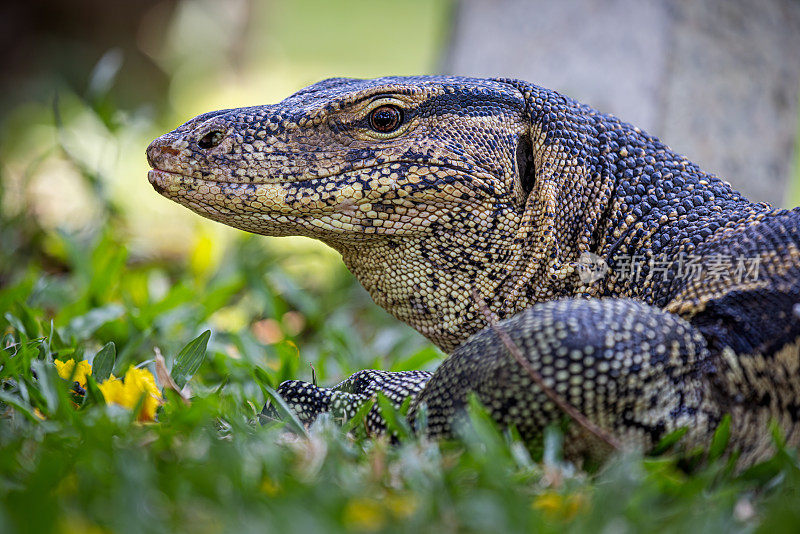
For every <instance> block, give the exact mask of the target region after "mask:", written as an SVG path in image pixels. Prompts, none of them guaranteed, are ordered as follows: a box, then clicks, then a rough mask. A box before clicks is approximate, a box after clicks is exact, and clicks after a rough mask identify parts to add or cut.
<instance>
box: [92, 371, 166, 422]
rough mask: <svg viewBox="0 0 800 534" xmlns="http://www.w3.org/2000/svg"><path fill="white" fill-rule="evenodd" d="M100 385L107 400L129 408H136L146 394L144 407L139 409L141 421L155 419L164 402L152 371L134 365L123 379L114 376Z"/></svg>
mask: <svg viewBox="0 0 800 534" xmlns="http://www.w3.org/2000/svg"><path fill="white" fill-rule="evenodd" d="M98 387H99V388H100V391H101V392H102V393H103V397H105V399H106V402H108V403H114V404H119V405H120V406H123V407H125V408H128V409H133V408H135V407H136V405H137V404H138V403H139V400H140V399H141V398H142V396H144V402H143V403H142V409H141V410H140V411H139V421H153V420H154V419H155V416H156V408H158V405H159V404H161V403H162V402H163V399H162V398H161V392H160V391H159V390H158V386H156V381H155V378H153V375H152V374H151V373H150V371H148V370H147V369H137V368H136V367H134V366H133V365H131V366H130V367H129V368H128V371H127V372H126V373H125V377H124V378H123V379H121V380H120V379H119V378H114V377H113V376H112V377H111V378H110V379H108V380H106V381H105V382H103V383H102V384H99V386H98Z"/></svg>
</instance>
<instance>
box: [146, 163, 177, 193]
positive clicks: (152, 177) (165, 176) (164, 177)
mask: <svg viewBox="0 0 800 534" xmlns="http://www.w3.org/2000/svg"><path fill="white" fill-rule="evenodd" d="M179 177H180V178H182V177H183V175H181V174H178V173H176V172H169V171H162V170H161V169H150V170H149V171H147V181H148V182H150V185H152V186H153V189H155V190H156V192H157V193H159V194H161V195H165V196H166V194H165V193H166V192H167V191H166V187H165V182H167V181H168V180H170V178H172V179H175V178H179Z"/></svg>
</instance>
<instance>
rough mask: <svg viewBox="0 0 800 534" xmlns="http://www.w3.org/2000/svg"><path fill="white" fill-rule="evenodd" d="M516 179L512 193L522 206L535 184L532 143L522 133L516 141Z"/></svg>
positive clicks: (526, 134)
mask: <svg viewBox="0 0 800 534" xmlns="http://www.w3.org/2000/svg"><path fill="white" fill-rule="evenodd" d="M516 159H517V179H516V181H515V182H514V193H515V194H516V197H517V201H518V203H519V204H520V205H522V206H524V205H525V202H526V201H527V200H528V195H530V193H531V191H532V190H533V185H534V184H535V183H536V166H535V164H534V159H533V141H532V140H531V136H530V134H529V133H527V132H526V133H524V134H522V135H520V136H519V139H518V140H517V158H516Z"/></svg>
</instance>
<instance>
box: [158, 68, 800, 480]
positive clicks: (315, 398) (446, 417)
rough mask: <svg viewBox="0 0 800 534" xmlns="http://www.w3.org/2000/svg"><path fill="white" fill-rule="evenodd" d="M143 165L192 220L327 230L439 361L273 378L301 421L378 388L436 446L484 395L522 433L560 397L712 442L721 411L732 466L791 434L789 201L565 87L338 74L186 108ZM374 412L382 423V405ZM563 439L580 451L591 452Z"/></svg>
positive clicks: (795, 234) (797, 398) (638, 432)
mask: <svg viewBox="0 0 800 534" xmlns="http://www.w3.org/2000/svg"><path fill="white" fill-rule="evenodd" d="M757 147H758V142H757V140H755V139H754V140H753V149H754V150H755V149H757ZM147 158H148V161H149V163H150V165H151V167H152V169H153V170H151V171H150V172H149V180H150V183H151V184H152V186H153V187H154V188H155V190H156V191H158V192H159V193H161V194H162V195H164V196H165V197H167V198H169V199H171V200H174V201H175V202H177V203H179V204H182V205H184V206H186V207H188V208H189V209H191V210H193V211H195V212H197V213H199V214H200V215H202V216H204V217H208V218H210V219H213V220H215V221H219V222H222V223H225V224H228V225H230V226H234V227H236V228H240V229H242V230H246V231H249V232H254V233H257V234H263V235H268V236H288V235H302V236H310V237H312V238H316V239H319V240H321V241H323V242H325V243H326V244H328V245H329V246H331V247H332V248H334V249H335V250H337V251H338V252H340V253H341V255H342V259H343V260H344V262H345V264H346V266H347V267H348V268H349V270H350V271H351V272H352V273H353V274H354V275H355V277H356V278H357V279H358V280H359V282H360V283H361V284H362V285H363V286H364V287H365V288H366V290H367V291H368V292H369V294H370V295H371V296H372V298H373V299H374V301H375V302H376V303H377V304H378V305H380V306H381V307H383V308H384V309H386V310H388V311H389V312H390V313H391V314H392V315H394V316H395V317H397V318H398V319H400V320H401V321H403V322H405V323H407V324H409V325H411V326H412V327H413V328H415V329H416V330H418V331H419V332H421V333H422V334H423V335H424V336H426V337H427V338H428V339H430V340H431V341H432V342H433V343H434V344H436V345H437V346H438V347H440V348H441V349H442V350H443V351H445V352H446V353H449V357H448V358H447V359H446V360H445V361H444V363H443V364H442V365H441V366H440V367H439V368H438V369H436V371H435V372H433V373H427V372H422V371H409V372H404V373H389V372H384V371H375V370H368V371H361V372H359V373H356V374H355V375H353V376H352V377H350V378H349V379H347V380H345V381H344V382H342V383H341V384H338V385H337V386H334V387H332V388H323V387H318V386H316V385H313V384H308V383H305V382H299V381H289V382H285V383H283V384H282V385H281V386H280V388H279V392H280V393H281V395H282V396H283V397H284V398H285V399H286V400H287V402H288V403H289V405H290V406H291V407H292V409H293V410H294V411H296V412H297V414H298V415H299V416H300V418H301V420H302V421H303V422H305V423H310V422H311V421H313V420H314V419H315V418H316V417H317V415H318V414H319V413H321V412H326V411H333V412H335V413H337V414H339V415H342V416H345V417H347V416H352V414H353V413H355V411H356V409H357V408H358V407H359V406H360V405H361V404H363V403H364V402H366V401H367V400H368V399H370V398H371V397H373V396H374V395H375V393H376V392H377V391H383V392H384V393H385V394H387V396H389V398H390V399H392V401H394V402H395V403H398V404H399V403H400V402H401V401H402V399H404V398H406V397H408V396H411V397H412V400H411V404H410V409H409V419H410V421H411V422H412V423H419V422H420V421H422V420H423V419H424V422H425V424H424V425H423V427H424V431H425V432H427V433H428V434H430V435H432V436H449V435H452V434H453V433H454V431H455V429H456V427H457V421H458V420H459V419H460V417H461V414H462V413H463V408H464V406H465V403H466V402H467V398H468V395H469V394H470V392H473V393H475V394H476V395H477V397H478V399H479V400H480V401H481V402H482V403H483V404H484V405H485V406H486V408H487V410H488V413H489V414H490V415H491V416H492V418H493V419H494V420H496V421H497V422H498V423H500V424H501V425H505V426H511V425H513V426H515V427H516V428H517V430H518V431H519V433H520V435H521V436H522V437H523V438H525V439H531V440H533V439H536V437H537V436H540V435H541V432H542V430H543V428H544V427H545V426H546V425H548V424H552V423H558V422H563V421H564V419H565V411H564V409H563V408H564V407H565V406H566V407H572V408H574V409H575V410H576V411H578V412H580V414H582V415H583V416H585V418H586V419H587V420H588V421H590V422H591V424H592V425H595V426H596V427H597V428H600V429H603V430H604V431H607V432H608V433H609V434H610V435H612V436H614V440H615V442H617V443H621V444H623V445H624V446H630V447H641V448H645V449H646V448H649V447H652V446H653V445H654V444H655V443H657V442H658V441H659V440H660V439H661V438H663V437H664V436H665V435H667V434H669V433H671V432H673V431H676V430H678V429H682V428H683V429H686V434H685V436H684V437H683V440H684V443H685V444H686V446H688V447H696V446H704V445H706V444H707V443H708V441H709V440H710V439H711V436H712V435H713V432H714V430H715V428H717V426H718V424H719V422H720V421H721V420H722V418H723V417H724V416H725V415H726V414H729V415H730V424H731V434H730V444H731V446H732V448H733V449H736V450H737V451H739V454H740V455H741V456H740V459H741V462H742V463H744V464H748V463H752V462H753V461H755V460H757V459H760V458H763V457H764V456H765V455H766V454H767V453H768V452H769V451H770V450H771V446H772V443H773V442H772V439H771V437H770V435H769V432H768V431H767V426H768V424H769V423H770V422H773V421H774V422H776V423H777V424H778V427H779V429H780V430H781V432H782V433H783V434H784V435H785V436H786V438H787V440H788V442H789V443H790V444H794V445H796V444H798V442H800V424H798V419H800V375H798V368H799V367H800V354H799V352H798V338H799V337H800V320H799V319H798V308H796V307H795V306H796V305H797V303H798V302H800V295H799V294H798V293H800V282H799V281H800V252H799V251H798V246H799V245H800V211H798V210H797V209H794V210H781V209H775V208H773V207H771V206H769V205H767V204H764V203H753V202H750V201H749V200H747V199H746V198H744V197H743V196H742V195H741V194H740V193H738V192H737V191H735V190H734V189H733V188H732V187H731V186H730V185H729V184H728V183H726V182H724V181H723V180H721V179H720V178H718V177H717V176H715V175H713V174H708V173H706V172H703V171H702V170H701V169H700V168H699V167H698V166H697V165H695V164H694V163H692V162H690V161H689V160H688V159H686V158H685V157H684V156H682V155H679V154H677V153H675V152H673V151H672V150H671V149H670V148H669V147H668V146H666V145H665V144H663V143H662V142H661V141H659V140H658V139H657V138H655V137H653V136H651V135H648V134H647V133H645V132H643V131H642V130H640V129H638V128H636V127H634V126H631V125H629V124H627V123H625V122H622V121H620V120H618V119H617V118H615V117H613V116H611V115H607V114H603V113H600V112H598V111H595V110H594V109H592V108H591V107H588V106H586V105H583V104H581V103H578V102H576V101H575V100H572V99H570V98H568V97H566V96H564V95H562V94H559V93H558V92H556V91H552V90H548V89H545V88H542V87H539V86H536V85H533V84H531V83H528V82H525V81H519V80H511V79H475V78H462V77H450V76H418V77H386V78H379V79H374V80H357V79H347V78H335V79H329V80H324V81H321V82H319V83H316V84H314V85H311V86H309V87H307V88H305V89H303V90H301V91H299V92H297V93H295V94H294V95H292V96H290V97H288V98H287V99H285V100H283V101H282V102H280V103H277V104H272V105H263V106H254V107H245V108H238V109H227V110H221V111H214V112H211V113H206V114H203V115H200V116H198V117H195V118H193V119H191V120H190V121H188V122H186V123H185V124H183V125H182V126H179V127H178V128H176V129H175V130H173V131H171V132H169V133H167V134H164V135H163V136H161V137H159V138H157V139H156V140H154V141H153V142H152V143H151V144H150V146H149V147H148V148H147ZM476 295H479V296H480V297H478V298H483V299H485V301H486V304H485V306H484V309H481V307H480V306H478V305H477V304H476ZM487 312H488V313H490V314H492V315H493V316H494V317H497V318H498V319H499V322H498V323H497V324H496V325H494V326H493V327H487V319H486V313H487ZM501 332H506V333H507V335H508V336H509V337H510V338H511V339H510V341H511V342H512V343H513V344H514V346H515V347H516V348H517V349H519V351H520V353H521V354H522V355H523V357H524V358H525V360H526V361H520V360H516V359H515V358H512V357H511V355H510V354H509V351H510V349H511V347H509V346H508V345H507V344H504V343H503V342H501V339H500V337H498V334H499V333H501ZM523 363H524V364H525V365H523ZM537 376H538V378H539V380H538V381H537V380H536V378H537ZM541 386H544V388H543V387H541ZM546 389H549V390H551V391H550V392H549V393H550V394H548V392H547V391H545V390H546ZM554 395H555V397H554ZM559 400H560V401H563V402H562V403H561V404H559V402H554V401H559ZM423 414H424V418H423V417H422V415H423ZM367 425H368V427H370V428H372V429H373V430H377V431H379V430H380V429H381V428H383V421H382V419H381V417H380V413H379V411H377V409H376V408H375V409H373V410H372V411H371V412H370V414H369V416H368V418H367ZM417 426H419V425H417ZM570 428H571V430H570V432H571V433H573V434H574V435H575V439H571V440H570V442H571V443H573V444H574V447H572V448H569V449H568V450H569V451H573V450H574V452H570V454H575V455H579V454H584V453H585V452H586V451H587V450H597V449H598V448H602V444H600V445H598V444H597V443H596V442H597V441H598V440H597V439H595V437H593V436H592V435H591V433H590V432H586V428H583V427H582V426H580V425H571V427H570Z"/></svg>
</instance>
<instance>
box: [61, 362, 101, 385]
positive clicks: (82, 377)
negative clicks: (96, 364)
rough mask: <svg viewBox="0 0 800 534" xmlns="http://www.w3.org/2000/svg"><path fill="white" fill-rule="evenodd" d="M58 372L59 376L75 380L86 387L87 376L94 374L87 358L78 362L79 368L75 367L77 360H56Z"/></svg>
mask: <svg viewBox="0 0 800 534" xmlns="http://www.w3.org/2000/svg"><path fill="white" fill-rule="evenodd" d="M53 363H55V364H56V372H57V373H58V376H60V377H61V378H63V379H64V380H70V379H71V380H73V381H76V382H78V383H79V384H80V385H81V387H82V388H85V387H86V377H87V376H89V375H90V374H92V365H91V364H90V363H89V362H87V361H86V360H81V361H79V362H78V368H77V369H75V360H67V361H65V362H62V361H61V360H55V361H54V362H53Z"/></svg>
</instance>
